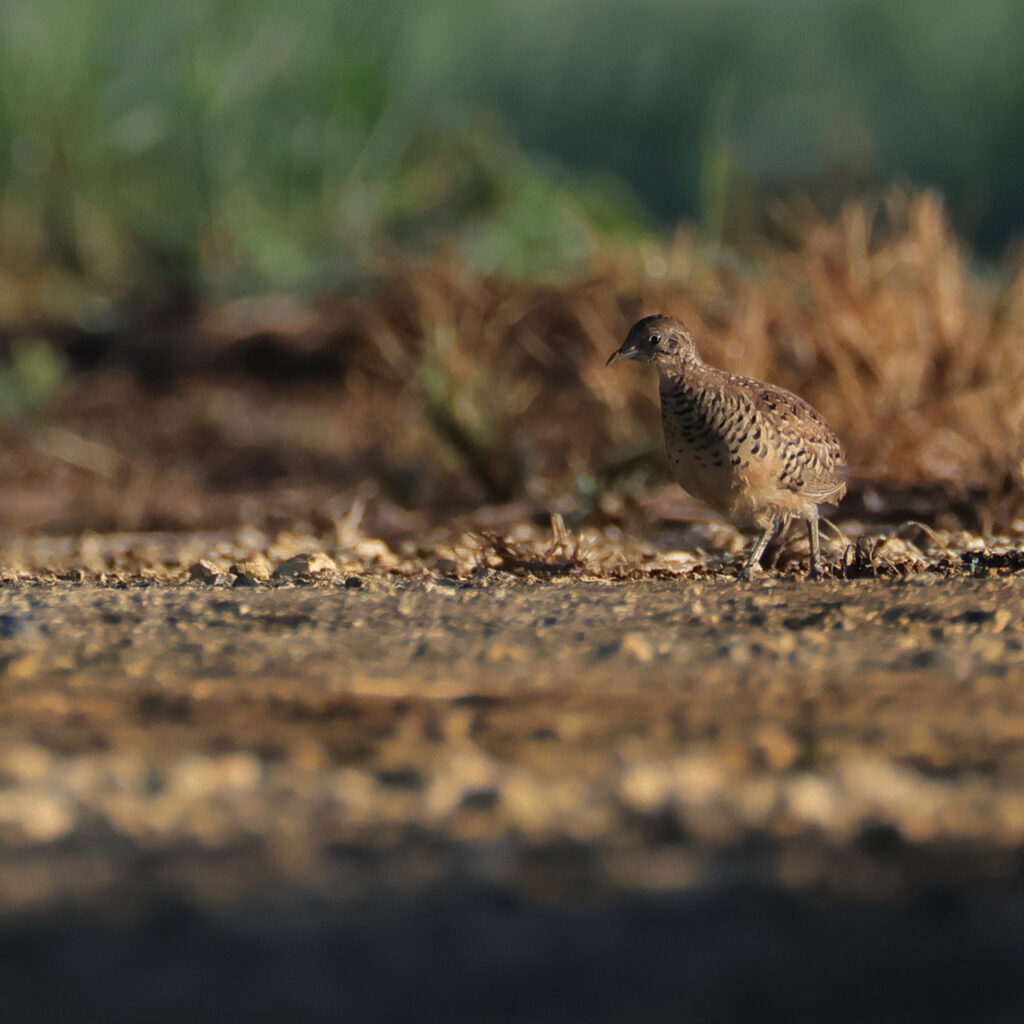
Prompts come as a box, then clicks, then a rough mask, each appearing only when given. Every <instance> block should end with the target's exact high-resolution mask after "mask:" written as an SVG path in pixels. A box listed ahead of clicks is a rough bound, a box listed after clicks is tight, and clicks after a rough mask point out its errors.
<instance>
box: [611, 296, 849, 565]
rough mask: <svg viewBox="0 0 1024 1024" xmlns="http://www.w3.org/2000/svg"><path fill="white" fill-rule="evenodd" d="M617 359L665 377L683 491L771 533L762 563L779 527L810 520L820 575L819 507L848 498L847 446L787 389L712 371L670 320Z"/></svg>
mask: <svg viewBox="0 0 1024 1024" xmlns="http://www.w3.org/2000/svg"><path fill="white" fill-rule="evenodd" d="M620 358H627V359H638V360H640V361H643V362H649V363H652V364H654V365H655V367H656V368H657V370H658V374H659V377H660V395H661V416H662V424H663V426H664V431H665V449H666V453H667V455H668V459H669V463H670V464H671V466H672V470H673V473H674V475H675V477H676V479H677V480H678V482H679V483H680V485H681V486H682V487H683V488H684V489H685V490H686V491H688V492H689V493H690V494H692V495H693V496H694V497H695V498H699V499H700V500H701V501H703V502H705V503H706V504H708V505H710V506H711V507H712V508H714V509H716V510H718V511H719V512H721V513H722V514H723V515H725V516H727V517H728V518H730V519H732V520H733V521H735V522H737V523H740V524H754V525H757V526H758V527H760V528H761V529H762V530H763V531H765V537H762V540H761V541H759V543H758V544H757V545H755V553H754V554H753V555H752V558H753V559H754V560H755V562H756V560H757V559H759V558H760V554H761V553H762V552H763V548H764V545H765V544H766V543H767V539H766V538H767V537H769V536H770V535H771V534H773V533H774V532H775V530H776V529H777V527H778V524H779V523H780V522H781V521H784V520H786V519H788V518H790V517H791V516H798V517H800V518H803V519H806V520H807V522H808V529H809V531H810V533H811V546H812V571H815V572H817V571H818V566H817V565H816V564H815V560H816V559H817V558H818V549H817V548H818V538H817V519H818V505H819V504H822V503H826V502H836V501H839V500H840V499H841V498H842V496H843V495H844V494H845V493H846V483H845V475H846V459H845V456H844V454H843V448H842V445H841V444H840V443H839V439H838V438H837V437H836V435H835V433H834V432H833V431H832V428H831V427H829V425H828V423H826V422H825V419H824V417H822V416H821V414H820V413H818V412H817V411H816V410H815V409H813V408H812V407H811V406H810V405H808V403H807V402H805V401H804V400H803V399H802V398H800V397H798V396H797V395H794V394H793V393H792V392H790V391H786V390H785V389H784V388H780V387H776V386H775V385H772V384H766V383H764V382H763V381H758V380H753V379H751V378H749V377H739V376H736V375H735V374H731V373H727V372H726V371H724V370H719V369H716V368H715V367H713V366H708V365H707V364H706V363H705V362H703V360H702V359H701V358H700V356H699V355H698V354H697V350H696V347H695V345H694V343H693V339H692V338H691V337H690V335H689V332H687V330H686V328H685V327H683V326H682V324H679V323H678V322H677V321H675V320H673V319H672V318H671V317H666V316H653V317H647V318H645V319H644V320H641V321H639V322H638V323H637V324H635V325H634V327H633V329H632V330H631V331H630V333H629V336H628V337H627V339H626V341H625V342H624V343H623V345H622V347H621V348H620V349H619V350H618V351H617V352H616V353H614V354H613V356H612V358H611V359H610V360H609V362H612V361H614V360H616V359H620ZM750 569H751V566H750V565H749V564H748V566H747V568H746V569H745V573H747V574H748V575H749V570H750Z"/></svg>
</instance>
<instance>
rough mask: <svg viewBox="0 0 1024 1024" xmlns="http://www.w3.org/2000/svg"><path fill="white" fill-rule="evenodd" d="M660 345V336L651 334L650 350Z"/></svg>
mask: <svg viewBox="0 0 1024 1024" xmlns="http://www.w3.org/2000/svg"><path fill="white" fill-rule="evenodd" d="M660 344H661V335H660V334H652V335H651V348H657V347H658V346H659V345H660Z"/></svg>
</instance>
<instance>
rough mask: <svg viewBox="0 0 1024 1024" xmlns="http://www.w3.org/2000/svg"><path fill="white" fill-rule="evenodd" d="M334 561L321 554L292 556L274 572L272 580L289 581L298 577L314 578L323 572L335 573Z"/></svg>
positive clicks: (336, 569)
mask: <svg viewBox="0 0 1024 1024" xmlns="http://www.w3.org/2000/svg"><path fill="white" fill-rule="evenodd" d="M337 571H338V566H337V565H336V564H335V562H334V559H333V558H331V557H330V556H328V555H325V554H324V553H323V552H320V551H318V552H316V553H315V554H311V555H293V556H292V557H291V558H288V559H286V560H285V561H283V562H282V563H281V564H280V565H279V566H278V567H277V568H276V569H275V570H274V579H278V580H290V579H295V578H296V577H298V576H316V575H318V574H319V573H324V572H337Z"/></svg>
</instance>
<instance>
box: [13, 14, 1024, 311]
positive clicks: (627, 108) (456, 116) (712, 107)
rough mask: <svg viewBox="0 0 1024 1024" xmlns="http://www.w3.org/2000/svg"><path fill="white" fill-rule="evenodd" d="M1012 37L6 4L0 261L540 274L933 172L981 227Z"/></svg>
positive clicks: (286, 277)
mask: <svg viewBox="0 0 1024 1024" xmlns="http://www.w3.org/2000/svg"><path fill="white" fill-rule="evenodd" d="M1022 58H1024V5H1021V4H1020V3H1019V0H974V2H971V3H967V2H964V0H928V2H925V0H903V2H900V3H893V2H892V0H837V2H835V3H816V2H814V0H773V2H771V3H763V2H760V0H682V2H680V0H629V2H626V0H562V2H560V3H559V4H550V3H547V2H544V3H541V2H540V0H474V2H472V3H470V2H467V0H383V2H381V3H377V4H367V3H365V2H362V0H360V2H353V0H287V2H286V0H246V2H240V0H181V2H179V3H174V4H163V5H154V4H151V3H149V2H144V0H81V2H79V3H75V4H68V3H66V2H64V0H4V5H3V23H2V29H0V67H2V68H3V73H2V74H0V264H5V265H10V264H25V263H32V262H34V263H36V264H44V263H46V262H47V261H53V262H56V263H59V264H60V265H61V266H62V267H64V268H67V269H70V270H73V271H76V272H80V273H82V274H85V275H87V276H88V277H89V278H90V279H91V280H92V281H93V282H94V283H95V287H96V288H97V289H99V290H100V291H103V292H107V293H109V294H112V295H118V296H123V295H125V294H130V293H131V292H132V291H133V290H140V289H141V290H145V289H147V288H152V287H154V282H155V286H156V287H158V288H167V287H168V286H169V285H171V284H175V283H178V284H181V285H184V286H187V287H188V288H191V289H206V290H208V291H213V292H215V293H231V292H240V291H249V290H253V289H257V288H266V287H316V286H319V285H322V284H324V283H325V282H330V283H335V282H338V281H339V280H344V279H345V278H347V277H349V276H352V275H356V274H359V273H362V272H365V271H367V270H373V269H375V268H378V267H380V266H381V265H383V264H385V263H386V260H387V258H388V255H389V253H390V252H391V251H392V248H393V247H394V246H402V247H403V248H404V247H427V246H434V245H437V244H439V243H440V242H442V241H443V240H452V241H453V242H454V244H456V245H459V246H461V247H462V248H463V249H464V250H465V251H466V252H467V253H468V254H469V256H470V258H471V259H473V260H474V261H475V262H476V263H478V264H480V265H483V266H485V267H493V268H500V269H503V270H508V271H512V272H516V273H523V274H532V273H538V272H543V271H546V270H550V269H554V268H570V269H571V268H572V267H573V266H577V265H579V263H580V262H581V261H585V259H586V258H587V256H588V255H589V254H590V253H591V252H592V251H593V248H594V245H595V244H596V241H597V239H598V237H599V236H601V235H602V234H607V233H611V234H613V235H615V234H621V233H625V234H635V233H637V232H642V231H646V230H650V228H651V225H652V223H653V221H652V218H651V217H650V216H649V215H647V214H646V213H645V212H644V210H645V209H649V210H651V211H653V212H654V214H655V215H656V216H657V217H658V218H660V219H662V220H663V221H665V222H671V221H673V220H675V219H677V218H681V217H700V218H701V219H702V220H703V222H704V228H705V232H706V234H707V235H708V237H710V238H713V239H715V240H718V239H719V238H720V237H721V236H722V234H723V232H726V231H727V229H728V225H729V221H730V217H732V219H733V220H735V215H734V212H733V211H734V210H735V209H736V208H737V207H738V206H742V202H743V197H742V196H740V195H739V194H738V191H739V190H740V189H741V188H744V189H749V188H756V189H767V190H769V191H770V190H772V189H775V188H777V187H780V186H787V185H790V184H793V183H800V184H804V185H806V184H813V183H815V182H821V181H827V180H829V179H830V177H836V178H837V180H840V181H844V182H845V181H850V180H856V181H858V182H871V181H875V180H877V181H887V180H889V179H890V178H892V177H894V176H909V177H911V178H913V179H915V180H917V181H919V182H921V183H922V184H936V185H938V186H940V187H941V188H942V189H943V190H944V191H945V192H946V193H947V195H949V196H950V198H951V201H952V207H953V210H954V213H955V214H958V215H959V218H960V221H959V222H960V223H961V225H962V226H963V227H965V228H966V229H968V230H971V231H973V232H974V234H975V236H976V238H977V239H978V240H979V241H980V242H981V244H982V245H983V246H989V247H991V246H997V245H1000V244H1002V243H1003V242H1004V241H1005V240H1006V239H1007V238H1008V237H1009V236H1010V235H1011V234H1012V233H1013V232H1014V231H1016V230H1017V229H1018V228H1019V226H1020V225H1021V223H1022V222H1024V189H1021V188H1020V185H1019V167H1020V164H1021V160H1022V157H1024V132H1022V131H1021V127H1022V123H1021V122H1022V115H1024V75H1021V74H1020V68H1021V67H1022V66H1024V61H1022ZM635 197H639V199H637V198H635Z"/></svg>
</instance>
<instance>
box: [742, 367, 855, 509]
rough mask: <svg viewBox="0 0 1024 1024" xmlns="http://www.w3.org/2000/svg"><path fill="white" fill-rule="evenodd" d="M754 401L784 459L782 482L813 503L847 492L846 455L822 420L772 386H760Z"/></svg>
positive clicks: (801, 402)
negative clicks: (812, 500)
mask: <svg viewBox="0 0 1024 1024" xmlns="http://www.w3.org/2000/svg"><path fill="white" fill-rule="evenodd" d="M754 401H755V405H756V407H757V411H758V413H759V415H760V416H761V417H762V418H763V419H764V421H765V422H766V424H767V425H768V427H769V429H770V430H771V431H772V433H774V434H775V437H776V442H777V444H778V446H779V451H780V453H781V455H782V459H783V467H784V468H783V474H782V482H783V483H784V484H785V485H786V486H787V487H790V488H791V489H792V490H794V491H799V493H800V494H804V495H806V496H807V497H809V498H812V499H814V500H815V501H830V500H838V499H839V498H841V497H842V496H843V494H844V493H845V491H846V476H847V465H846V455H845V453H844V452H843V446H842V444H840V442H839V438H838V437H836V435H835V432H834V431H833V430H832V428H831V427H830V426H829V425H828V423H826V422H825V417H824V416H822V415H821V413H819V412H818V411H817V409H815V408H814V407H813V406H811V405H809V404H808V403H807V402H805V401H804V400H803V399H802V398H800V397H799V395H794V394H793V393H792V392H791V391H786V390H785V389H783V388H777V387H773V386H771V385H764V384H762V385H761V386H760V387H759V388H758V389H757V390H756V391H755V393H754Z"/></svg>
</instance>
